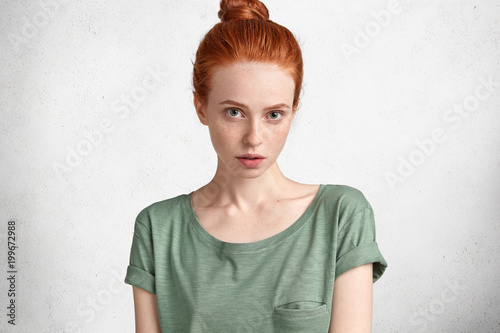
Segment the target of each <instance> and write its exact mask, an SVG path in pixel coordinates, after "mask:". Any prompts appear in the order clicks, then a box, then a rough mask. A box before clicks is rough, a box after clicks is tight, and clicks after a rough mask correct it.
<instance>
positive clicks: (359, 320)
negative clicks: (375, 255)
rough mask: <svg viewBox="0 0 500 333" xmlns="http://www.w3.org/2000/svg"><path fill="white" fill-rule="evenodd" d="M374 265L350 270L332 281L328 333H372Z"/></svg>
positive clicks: (370, 264)
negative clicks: (330, 316)
mask: <svg viewBox="0 0 500 333" xmlns="http://www.w3.org/2000/svg"><path fill="white" fill-rule="evenodd" d="M372 307H373V263H369V264H365V265H361V266H358V267H354V268H351V269H350V270H348V271H346V272H344V273H342V274H341V275H339V276H338V277H337V278H336V279H335V283H334V287H333V299H332V318H331V321H330V328H329V330H328V333H340V332H341V333H369V332H371V331H372Z"/></svg>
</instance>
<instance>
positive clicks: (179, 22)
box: [0, 0, 500, 332]
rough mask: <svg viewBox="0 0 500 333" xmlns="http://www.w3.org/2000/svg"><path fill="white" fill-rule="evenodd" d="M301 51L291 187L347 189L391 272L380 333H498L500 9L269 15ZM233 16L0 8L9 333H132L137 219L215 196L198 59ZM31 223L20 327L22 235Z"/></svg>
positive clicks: (213, 5)
mask: <svg viewBox="0 0 500 333" xmlns="http://www.w3.org/2000/svg"><path fill="white" fill-rule="evenodd" d="M266 5H267V6H268V8H269V10H270V14H271V19H272V20H274V21H276V22H278V23H280V24H283V25H285V26H287V27H289V28H290V29H291V30H292V31H293V32H294V33H295V34H296V35H297V36H298V38H299V39H300V42H301V44H302V47H303V52H304V57H305V65H306V66H305V71H306V76H305V87H304V93H303V98H302V106H301V109H300V111H299V114H298V116H297V118H296V121H295V123H294V124H293V127H292V130H291V132H290V136H289V141H288V142H287V146H286V147H285V150H284V151H283V153H282V155H281V156H280V160H279V161H280V166H281V167H282V170H283V172H284V173H285V175H287V176H288V177H290V178H292V179H294V180H297V181H301V182H305V183H333V184H347V185H351V186H354V187H357V188H359V189H360V190H362V191H363V193H364V194H365V195H366V197H367V198H368V199H369V201H370V202H371V203H372V206H373V207H374V209H375V214H376V219H377V240H378V243H379V245H380V249H381V251H382V253H383V255H384V257H385V258H386V259H387V261H388V263H389V268H388V269H387V271H386V273H385V275H384V276H383V278H381V279H380V280H379V281H378V282H377V283H376V284H375V285H374V318H373V327H374V328H373V331H374V332H498V331H499V330H500V320H499V316H498V309H499V308H500V286H499V285H500V281H499V280H500V278H499V274H498V273H499V271H498V267H499V255H498V252H499V249H500V246H499V245H498V244H499V240H500V234H499V233H500V230H499V225H500V218H499V214H500V205H499V204H498V196H499V194H500V172H499V171H500V150H499V143H500V142H499V141H500V138H499V135H498V133H499V130H500V117H499V111H500V97H499V95H500V84H499V82H500V71H499V70H500V65H499V60H498V59H500V46H499V35H500V23H499V18H500V15H499V14H500V5H499V4H498V2H497V1H494V0H477V1H417V0H413V1H407V0H405V1H403V0H401V1H392V2H386V1H379V2H372V1H366V0H365V1H344V2H336V3H335V2H331V1H299V2H293V3H292V2H290V1H285V0H269V1H267V2H266ZM217 11H218V2H217V1H215V0H214V1H195V0H183V1H178V0H175V1H146V2H140V1H130V0H120V1H117V0H116V1H106V2H102V1H74V2H73V1H71V2H70V1H67V0H64V1H63V0H44V1H40V2H37V1H0V17H1V21H0V36H1V39H0V40H1V42H0V50H1V51H0V52H1V53H0V65H1V79H0V89H1V91H0V110H1V113H0V121H1V125H0V134H1V144H0V151H1V164H0V173H1V175H0V177H1V190H0V193H1V200H0V221H2V222H1V227H0V257H1V258H2V259H1V260H0V265H1V266H0V267H1V268H0V277H1V278H0V281H1V282H0V305H1V308H2V309H3V310H2V312H4V313H0V331H2V332H10V331H12V332H14V331H18V332H133V331H134V328H133V327H134V318H133V299H132V290H131V287H130V286H128V285H126V284H124V283H123V279H124V276H125V272H126V267H127V264H128V256H129V251H130V246H131V241H132V233H133V224H134V218H135V216H136V215H137V213H138V212H139V211H140V210H141V209H142V208H144V207H145V206H147V205H149V204H150V203H152V202H155V201H159V200H163V199H166V198H169V197H172V196H175V195H178V194H180V193H188V192H190V191H192V190H195V189H196V188H198V187H200V186H202V185H203V184H205V183H206V182H208V181H209V180H210V179H211V177H212V175H213V173H214V171H215V163H216V156H215V153H214V151H213V149H212V146H211V143H210V139H209V136H208V131H207V129H206V128H205V127H204V126H203V125H201V124H200V123H199V121H198V119H197V118H196V115H195V112H194V109H193V106H192V103H191V84H190V75H191V70H192V64H191V61H192V60H193V59H194V54H195V50H196V48H197V45H198V42H199V40H200V39H201V37H202V35H203V34H204V33H205V32H206V31H207V30H208V29H209V28H210V27H211V26H212V25H213V24H215V23H216V22H217V21H218V19H217ZM9 220H15V221H16V236H17V237H16V243H17V246H18V248H17V249H16V251H15V255H16V269H17V270H18V273H17V279H16V298H15V300H16V315H17V316H16V326H15V327H13V326H12V325H9V324H8V323H7V320H8V319H9V318H8V317H7V316H6V314H7V312H8V310H7V309H6V307H7V306H8V302H9V298H8V297H7V290H8V289H9V282H8V281H7V278H6V277H8V274H7V270H8V268H7V244H6V242H7V223H8V221H9Z"/></svg>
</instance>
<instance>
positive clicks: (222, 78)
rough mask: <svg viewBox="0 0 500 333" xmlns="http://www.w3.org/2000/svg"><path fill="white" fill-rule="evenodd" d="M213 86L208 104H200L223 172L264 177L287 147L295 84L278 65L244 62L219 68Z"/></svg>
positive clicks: (200, 109) (212, 82) (201, 116)
mask: <svg viewBox="0 0 500 333" xmlns="http://www.w3.org/2000/svg"><path fill="white" fill-rule="evenodd" d="M211 84H212V90H211V91H210V93H209V95H208V100H207V104H206V105H204V104H201V103H199V102H198V101H197V100H196V99H195V105H196V110H197V113H198V117H199V118H200V121H201V122H202V123H203V124H204V125H207V126H208V128H209V132H210V138H211V140H212V144H213V146H214V149H215V151H216V152H217V155H218V163H219V166H218V167H219V169H220V168H223V170H225V171H227V172H229V173H230V174H232V175H239V176H241V177H244V178H256V177H259V176H260V175H262V174H263V173H265V172H266V171H267V170H268V169H269V168H270V167H271V166H273V165H274V164H275V163H276V159H277V158H278V156H279V154H280V153H281V151H282V149H283V147H284V145H285V141H286V138H287V135H288V132H289V129H290V124H291V121H292V119H293V113H294V110H293V109H292V103H293V97H294V90H295V82H294V81H293V79H292V77H291V76H290V75H289V74H288V73H287V72H285V71H283V70H282V69H281V68H279V67H278V66H277V65H271V64H264V63H256V62H238V63H233V64H231V65H230V66H227V67H221V68H219V69H217V70H216V71H215V73H214V75H213V77H212V81H211ZM246 154H256V155H259V158H256V159H250V158H248V156H245V155H246ZM253 157H255V156H253Z"/></svg>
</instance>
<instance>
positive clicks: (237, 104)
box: [219, 99, 290, 111]
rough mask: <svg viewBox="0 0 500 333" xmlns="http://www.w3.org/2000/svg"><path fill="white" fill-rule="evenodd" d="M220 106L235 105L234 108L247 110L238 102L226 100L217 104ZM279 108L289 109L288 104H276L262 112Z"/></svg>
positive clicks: (245, 106)
mask: <svg viewBox="0 0 500 333" xmlns="http://www.w3.org/2000/svg"><path fill="white" fill-rule="evenodd" d="M222 104H230V105H236V106H239V107H241V108H244V109H248V106H247V105H245V104H242V103H239V102H236V101H233V100H231V99H228V100H226V101H224V102H220V103H219V105H222ZM281 108H285V109H290V107H289V106H288V104H285V103H279V104H276V105H273V106H269V107H267V108H265V109H264V110H266V111H268V110H275V109H281Z"/></svg>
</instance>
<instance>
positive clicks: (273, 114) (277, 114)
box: [269, 111, 283, 120]
mask: <svg viewBox="0 0 500 333" xmlns="http://www.w3.org/2000/svg"><path fill="white" fill-rule="evenodd" d="M281 117H283V113H282V112H278V111H273V112H271V113H269V118H271V119H273V120H275V119H280V118H281Z"/></svg>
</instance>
